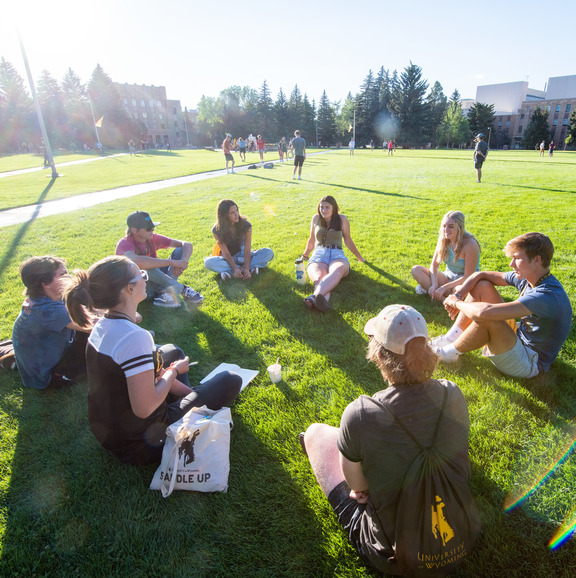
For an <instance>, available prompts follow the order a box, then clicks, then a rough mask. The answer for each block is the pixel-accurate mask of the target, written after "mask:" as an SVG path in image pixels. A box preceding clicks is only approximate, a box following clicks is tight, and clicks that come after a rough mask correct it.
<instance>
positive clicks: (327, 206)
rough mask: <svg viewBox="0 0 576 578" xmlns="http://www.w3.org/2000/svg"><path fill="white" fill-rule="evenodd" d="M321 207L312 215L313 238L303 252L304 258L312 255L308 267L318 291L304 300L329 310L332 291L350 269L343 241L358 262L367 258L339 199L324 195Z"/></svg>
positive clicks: (319, 204)
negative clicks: (341, 209)
mask: <svg viewBox="0 0 576 578" xmlns="http://www.w3.org/2000/svg"><path fill="white" fill-rule="evenodd" d="M317 210H318V214H316V215H314V216H313V217H312V223H311V225H310V237H309V238H308V243H307V244H306V249H305V250H304V253H303V254H302V258H303V259H306V260H307V259H308V258H310V261H309V262H308V266H307V268H306V270H307V272H308V277H309V278H310V280H311V281H312V283H314V293H313V294H312V295H309V296H308V297H306V298H305V299H304V303H305V304H306V306H307V307H308V309H318V310H319V311H328V310H329V309H330V293H331V292H332V290H333V289H334V288H335V287H336V286H337V285H338V283H340V281H341V280H342V278H343V277H346V275H348V273H349V272H350V262H349V261H348V258H347V257H346V255H344V251H343V250H342V240H344V243H346V247H348V249H350V251H351V252H352V253H353V254H354V255H355V256H356V258H357V259H358V261H360V262H362V263H363V262H364V261H365V259H364V257H362V255H360V251H358V249H357V248H356V245H355V244H354V241H352V237H351V236H350V221H348V219H347V218H346V217H345V216H344V215H341V214H340V210H339V208H338V203H337V202H336V199H335V198H334V197H332V196H331V195H326V196H324V197H322V198H321V199H320V202H319V203H318V209H317ZM312 250H313V253H312V255H310V252H311V251H312Z"/></svg>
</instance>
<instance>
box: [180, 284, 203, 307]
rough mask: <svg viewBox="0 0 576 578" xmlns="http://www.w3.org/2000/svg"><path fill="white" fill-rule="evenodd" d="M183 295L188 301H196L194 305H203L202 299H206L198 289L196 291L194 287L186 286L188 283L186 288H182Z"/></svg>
mask: <svg viewBox="0 0 576 578" xmlns="http://www.w3.org/2000/svg"><path fill="white" fill-rule="evenodd" d="M182 297H183V298H184V299H186V301H190V303H194V305H201V304H202V301H204V297H202V295H200V293H198V291H194V289H191V288H190V287H186V285H184V289H183V290H182Z"/></svg>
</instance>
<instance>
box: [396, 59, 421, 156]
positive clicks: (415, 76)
mask: <svg viewBox="0 0 576 578" xmlns="http://www.w3.org/2000/svg"><path fill="white" fill-rule="evenodd" d="M427 90H428V83H427V82H426V80H424V79H422V69H421V68H420V67H419V66H417V65H415V64H412V62H410V66H407V67H406V68H405V69H404V71H403V72H402V74H401V75H400V79H399V81H398V83H397V85H396V86H395V87H394V89H393V91H392V99H391V102H390V106H391V109H392V112H393V113H394V115H395V116H396V118H397V119H398V121H399V123H400V130H399V135H398V140H399V142H400V144H402V145H405V146H406V145H407V146H418V145H420V144H423V143H424V142H426V133H427V130H426V126H427V121H428V118H429V110H430V104H429V103H428V102H426V101H425V100H424V95H425V94H426V91H427Z"/></svg>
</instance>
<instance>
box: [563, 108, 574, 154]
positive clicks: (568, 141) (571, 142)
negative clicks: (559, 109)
mask: <svg viewBox="0 0 576 578" xmlns="http://www.w3.org/2000/svg"><path fill="white" fill-rule="evenodd" d="M564 142H565V143H566V145H567V146H569V147H571V148H575V147H576V108H575V109H574V110H573V111H572V113H571V114H570V120H569V122H568V134H567V135H566V138H565V139H564Z"/></svg>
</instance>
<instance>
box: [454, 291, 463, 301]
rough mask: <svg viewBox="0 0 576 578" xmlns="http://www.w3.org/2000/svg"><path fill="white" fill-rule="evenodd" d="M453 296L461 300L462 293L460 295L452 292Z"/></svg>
mask: <svg viewBox="0 0 576 578" xmlns="http://www.w3.org/2000/svg"><path fill="white" fill-rule="evenodd" d="M454 297H456V299H458V301H462V295H460V293H454Z"/></svg>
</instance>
